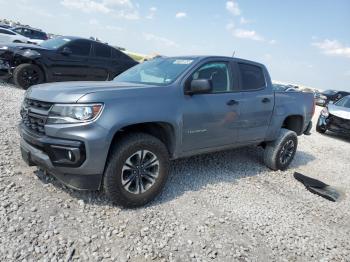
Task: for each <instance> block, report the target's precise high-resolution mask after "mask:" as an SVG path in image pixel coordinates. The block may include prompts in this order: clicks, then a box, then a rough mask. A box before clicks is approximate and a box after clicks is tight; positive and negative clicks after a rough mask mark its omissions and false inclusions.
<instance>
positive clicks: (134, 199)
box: [103, 133, 169, 207]
mask: <svg viewBox="0 0 350 262" xmlns="http://www.w3.org/2000/svg"><path fill="white" fill-rule="evenodd" d="M168 170H169V154H168V151H167V148H166V147H165V145H164V144H163V143H162V142H161V141H160V140H159V139H157V138H156V137H154V136H151V135H148V134H143V133H135V134H130V135H128V136H127V137H125V138H124V139H122V140H121V141H120V142H118V143H117V144H116V145H115V146H114V148H113V149H112V152H111V154H110V157H109V159H108V162H107V167H106V170H105V174H104V180H103V189H104V191H105V192H106V194H107V196H108V197H109V198H110V199H111V200H112V202H113V203H115V204H118V205H121V206H124V207H137V206H142V205H145V204H146V203H148V202H150V201H151V200H153V199H154V198H155V197H156V196H157V195H158V194H159V193H160V192H161V190H162V188H163V186H164V184H165V182H166V180H167V177H168Z"/></svg>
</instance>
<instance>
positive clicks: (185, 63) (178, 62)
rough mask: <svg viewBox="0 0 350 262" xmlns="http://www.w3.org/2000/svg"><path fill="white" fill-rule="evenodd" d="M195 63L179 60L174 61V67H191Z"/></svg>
mask: <svg viewBox="0 0 350 262" xmlns="http://www.w3.org/2000/svg"><path fill="white" fill-rule="evenodd" d="M192 62H193V60H185V59H177V60H175V61H174V63H173V64H174V65H189V64H191V63H192Z"/></svg>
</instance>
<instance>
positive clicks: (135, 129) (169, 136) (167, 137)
mask: <svg viewBox="0 0 350 262" xmlns="http://www.w3.org/2000/svg"><path fill="white" fill-rule="evenodd" d="M130 133H145V134H149V135H152V136H154V137H156V138H158V139H159V140H160V141H162V142H163V143H164V144H165V146H166V148H167V150H168V153H169V157H170V158H171V157H172V156H173V155H174V152H175V144H176V136H175V129H174V127H173V125H172V124H170V123H167V122H162V121H160V122H145V123H137V124H130V125H126V126H124V127H122V128H120V129H118V130H117V131H116V132H115V133H114V135H113V138H112V140H111V143H110V146H109V153H108V154H110V152H111V149H112V147H113V145H114V144H115V143H116V142H117V141H118V140H119V139H122V138H123V137H125V136H127V135H128V134H130Z"/></svg>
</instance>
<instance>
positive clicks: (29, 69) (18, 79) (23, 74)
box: [13, 64, 45, 89]
mask: <svg viewBox="0 0 350 262" xmlns="http://www.w3.org/2000/svg"><path fill="white" fill-rule="evenodd" d="M44 80H45V77H44V72H43V71H42V70H41V68H40V67H39V66H37V65H34V64H21V65H19V66H17V67H16V68H15V70H14V72H13V81H14V83H15V85H16V86H19V87H22V88H23V89H28V88H29V87H30V86H32V85H36V84H41V83H42V82H44Z"/></svg>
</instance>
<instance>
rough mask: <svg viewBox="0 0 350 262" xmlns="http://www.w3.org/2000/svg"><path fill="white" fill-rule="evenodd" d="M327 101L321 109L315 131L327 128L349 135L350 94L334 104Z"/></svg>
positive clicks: (322, 130) (322, 131)
mask: <svg viewBox="0 0 350 262" xmlns="http://www.w3.org/2000/svg"><path fill="white" fill-rule="evenodd" d="M332 103H333V102H331V103H329V104H328V105H327V106H326V107H325V108H323V109H322V111H321V114H320V116H319V118H318V121H317V124H316V131H317V132H319V133H325V132H326V131H327V130H330V131H333V132H336V133H341V134H344V135H350V96H345V97H343V98H342V99H340V100H339V101H337V102H336V103H335V104H332Z"/></svg>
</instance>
